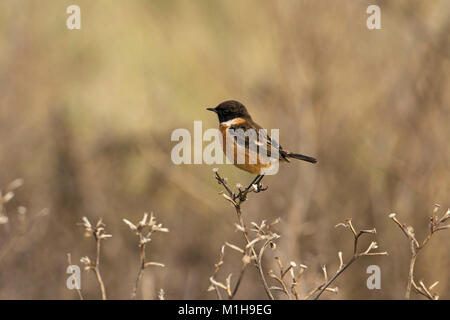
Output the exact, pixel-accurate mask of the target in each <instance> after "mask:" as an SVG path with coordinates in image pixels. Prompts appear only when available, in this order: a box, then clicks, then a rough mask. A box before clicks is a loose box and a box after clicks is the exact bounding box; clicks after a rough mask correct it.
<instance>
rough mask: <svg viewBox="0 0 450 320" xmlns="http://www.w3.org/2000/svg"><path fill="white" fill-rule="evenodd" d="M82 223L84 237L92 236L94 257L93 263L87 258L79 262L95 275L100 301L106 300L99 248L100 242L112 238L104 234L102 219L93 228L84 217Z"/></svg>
mask: <svg viewBox="0 0 450 320" xmlns="http://www.w3.org/2000/svg"><path fill="white" fill-rule="evenodd" d="M82 220H83V223H82V225H83V226H84V228H85V231H86V236H88V237H89V236H93V237H94V239H95V242H96V249H97V250H96V256H95V262H92V261H91V260H90V259H89V257H87V256H86V257H83V258H81V259H80V261H81V262H82V263H83V264H85V265H86V266H85V270H93V271H94V273H95V276H96V277H97V281H98V283H99V285H100V291H101V294H102V300H106V290H105V285H104V283H103V279H102V276H101V274H100V268H99V266H100V248H101V241H102V240H104V239H107V238H111V237H112V236H111V235H110V234H106V233H105V224H104V223H103V222H102V219H100V220H98V222H97V224H96V225H95V226H94V225H92V224H91V223H90V222H89V220H88V219H87V218H86V217H83V219H82Z"/></svg>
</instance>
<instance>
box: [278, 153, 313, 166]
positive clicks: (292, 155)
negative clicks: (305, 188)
mask: <svg viewBox="0 0 450 320" xmlns="http://www.w3.org/2000/svg"><path fill="white" fill-rule="evenodd" d="M284 153H285V154H284V155H283V156H284V157H286V158H293V159H298V160H303V161H307V162H311V163H316V162H317V159H315V158H313V157H308V156H305V155H303V154H298V153H291V152H284Z"/></svg>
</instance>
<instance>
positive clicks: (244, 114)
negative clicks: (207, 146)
mask: <svg viewBox="0 0 450 320" xmlns="http://www.w3.org/2000/svg"><path fill="white" fill-rule="evenodd" d="M206 110H209V111H214V112H215V113H217V116H218V117H219V122H225V121H228V120H232V119H235V118H244V119H251V117H250V115H249V113H248V111H247V109H246V108H245V106H244V105H243V104H242V103H240V102H238V101H234V100H228V101H224V102H222V103H221V104H219V105H218V106H217V107H215V108H206Z"/></svg>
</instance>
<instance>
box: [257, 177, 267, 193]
mask: <svg viewBox="0 0 450 320" xmlns="http://www.w3.org/2000/svg"><path fill="white" fill-rule="evenodd" d="M263 178H264V175H263V174H261V175H260V176H259V177H257V179H256V181H255V182H254V183H253V184H256V190H255V191H254V192H256V193H258V192H261V191H265V190H267V188H268V187H265V188H264V187H263V185H262V183H261V180H262V179H263Z"/></svg>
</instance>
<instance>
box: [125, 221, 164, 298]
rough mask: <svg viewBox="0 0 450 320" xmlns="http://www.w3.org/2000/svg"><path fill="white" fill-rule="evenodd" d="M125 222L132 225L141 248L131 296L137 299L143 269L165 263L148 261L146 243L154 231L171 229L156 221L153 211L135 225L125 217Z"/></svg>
mask: <svg viewBox="0 0 450 320" xmlns="http://www.w3.org/2000/svg"><path fill="white" fill-rule="evenodd" d="M123 222H125V223H126V224H127V225H128V226H129V227H130V229H131V230H132V231H134V232H135V233H136V235H137V236H138V237H139V247H140V248H141V251H140V264H139V271H138V274H137V278H136V282H135V285H134V289H133V293H132V294H131V298H132V299H136V295H137V290H138V288H139V282H140V280H141V278H142V274H143V271H144V270H145V269H146V268H147V267H150V266H157V267H164V264H162V263H159V262H151V261H146V255H145V250H146V245H147V243H149V242H150V241H151V236H152V234H153V233H154V232H169V229H167V228H163V226H162V224H158V223H156V219H155V217H154V216H153V212H152V213H151V214H150V217H149V215H148V213H144V217H143V218H142V220H141V221H139V222H138V223H137V225H134V224H133V223H131V222H130V221H128V220H127V219H123ZM161 297H164V291H162V293H161V292H160V298H161Z"/></svg>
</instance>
